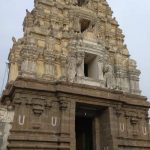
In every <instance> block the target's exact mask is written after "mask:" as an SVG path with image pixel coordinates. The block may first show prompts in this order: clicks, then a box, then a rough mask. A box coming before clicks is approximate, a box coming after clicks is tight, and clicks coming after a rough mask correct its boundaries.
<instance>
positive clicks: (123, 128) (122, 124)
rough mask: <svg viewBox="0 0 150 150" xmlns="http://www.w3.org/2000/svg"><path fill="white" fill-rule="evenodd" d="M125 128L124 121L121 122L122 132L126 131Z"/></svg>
mask: <svg viewBox="0 0 150 150" xmlns="http://www.w3.org/2000/svg"><path fill="white" fill-rule="evenodd" d="M124 130H125V126H124V123H120V131H121V132H124Z"/></svg>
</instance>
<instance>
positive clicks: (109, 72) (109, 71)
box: [104, 65, 116, 89]
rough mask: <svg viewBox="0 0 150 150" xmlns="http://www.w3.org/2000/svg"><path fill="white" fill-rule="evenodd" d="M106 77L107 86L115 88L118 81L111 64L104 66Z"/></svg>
mask: <svg viewBox="0 0 150 150" xmlns="http://www.w3.org/2000/svg"><path fill="white" fill-rule="evenodd" d="M104 79H105V86H106V87H107V88H108V89H115V86H116V81H115V76H114V72H113V68H112V66H111V65H106V66H105V67H104Z"/></svg>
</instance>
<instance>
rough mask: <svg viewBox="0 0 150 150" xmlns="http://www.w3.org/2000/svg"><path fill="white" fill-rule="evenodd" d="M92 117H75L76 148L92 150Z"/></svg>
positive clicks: (78, 149)
mask: <svg viewBox="0 0 150 150" xmlns="http://www.w3.org/2000/svg"><path fill="white" fill-rule="evenodd" d="M92 122H93V119H92V118H89V117H81V116H80V117H79V116H77V117H76V150H93V126H92Z"/></svg>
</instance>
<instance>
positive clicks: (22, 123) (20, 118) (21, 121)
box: [19, 115, 25, 126]
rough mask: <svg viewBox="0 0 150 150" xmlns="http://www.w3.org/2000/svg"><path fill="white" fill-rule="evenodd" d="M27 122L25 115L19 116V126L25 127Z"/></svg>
mask: <svg viewBox="0 0 150 150" xmlns="http://www.w3.org/2000/svg"><path fill="white" fill-rule="evenodd" d="M24 122H25V115H19V125H21V126H23V125H24Z"/></svg>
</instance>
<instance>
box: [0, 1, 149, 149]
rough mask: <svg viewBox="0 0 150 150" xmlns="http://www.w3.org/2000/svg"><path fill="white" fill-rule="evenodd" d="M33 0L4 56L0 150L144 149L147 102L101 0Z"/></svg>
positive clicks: (114, 23)
mask: <svg viewBox="0 0 150 150" xmlns="http://www.w3.org/2000/svg"><path fill="white" fill-rule="evenodd" d="M34 3H35V7H34V9H33V10H32V11H31V12H29V11H28V10H26V17H25V19H24V22H23V31H24V36H23V37H22V38H20V39H18V40H16V39H15V37H13V47H12V48H11V49H10V53H9V57H8V59H9V76H8V82H7V85H6V89H5V90H4V92H3V95H2V97H1V107H5V108H6V109H8V110H7V111H11V112H12V111H13V113H14V115H10V116H11V119H10V120H11V121H8V123H7V125H8V124H9V122H11V123H10V124H9V126H7V128H6V129H7V135H4V136H5V137H4V141H5V142H6V141H7V144H6V143H5V147H6V146H7V148H5V149H8V150H150V131H149V118H148V109H149V107H150V104H149V103H148V101H147V99H146V97H144V96H142V95H141V91H140V89H139V75H140V71H139V70H138V69H137V66H136V61H135V60H133V59H131V58H130V55H129V52H128V49H127V46H126V45H125V44H124V35H123V33H122V30H121V29H120V28H119V25H118V23H117V21H116V19H115V18H113V17H112V10H111V8H110V7H109V5H108V3H107V2H106V0H35V2H34ZM1 112H2V111H1ZM3 113H4V110H3ZM6 137H8V138H6Z"/></svg>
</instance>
